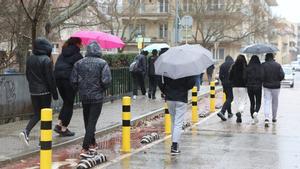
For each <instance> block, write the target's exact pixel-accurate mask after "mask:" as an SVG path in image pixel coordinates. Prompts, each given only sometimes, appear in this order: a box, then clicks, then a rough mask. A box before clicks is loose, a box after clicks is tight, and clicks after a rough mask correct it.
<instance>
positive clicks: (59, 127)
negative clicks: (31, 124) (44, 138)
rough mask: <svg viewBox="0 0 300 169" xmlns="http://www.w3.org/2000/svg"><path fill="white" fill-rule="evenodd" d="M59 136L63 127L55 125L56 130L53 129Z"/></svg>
mask: <svg viewBox="0 0 300 169" xmlns="http://www.w3.org/2000/svg"><path fill="white" fill-rule="evenodd" d="M53 130H54V131H55V132H56V133H57V134H61V132H62V131H61V126H60V125H55V127H54V129H53Z"/></svg>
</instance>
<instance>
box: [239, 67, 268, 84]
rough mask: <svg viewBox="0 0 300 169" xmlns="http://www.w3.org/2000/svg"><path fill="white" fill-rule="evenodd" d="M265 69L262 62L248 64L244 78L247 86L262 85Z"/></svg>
mask: <svg viewBox="0 0 300 169" xmlns="http://www.w3.org/2000/svg"><path fill="white" fill-rule="evenodd" d="M263 77H264V75H263V69H262V65H261V64H255V65H250V64H249V65H248V66H247V68H246V69H245V73H244V79H245V83H246V86H247V87H248V88H249V87H262V83H263Z"/></svg>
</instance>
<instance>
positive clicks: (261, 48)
mask: <svg viewBox="0 0 300 169" xmlns="http://www.w3.org/2000/svg"><path fill="white" fill-rule="evenodd" d="M278 51H279V50H278V48H277V47H276V46H273V45H269V44H252V45H249V46H246V47H244V48H242V49H241V52H242V53H251V54H263V53H276V52H278Z"/></svg>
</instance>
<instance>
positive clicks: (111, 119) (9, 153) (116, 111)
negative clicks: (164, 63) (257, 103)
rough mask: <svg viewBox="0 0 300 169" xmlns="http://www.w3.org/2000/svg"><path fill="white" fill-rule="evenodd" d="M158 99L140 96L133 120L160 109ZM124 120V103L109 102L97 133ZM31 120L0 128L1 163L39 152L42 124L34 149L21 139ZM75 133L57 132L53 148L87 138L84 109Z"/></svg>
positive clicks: (79, 112) (76, 119)
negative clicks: (66, 135)
mask: <svg viewBox="0 0 300 169" xmlns="http://www.w3.org/2000/svg"><path fill="white" fill-rule="evenodd" d="M208 91H209V86H201V90H200V93H201V94H203V93H207V92H208ZM157 96H159V97H157V99H156V100H149V99H148V98H145V97H143V96H138V97H137V100H132V106H131V108H132V109H131V113H132V119H134V118H137V117H140V116H142V115H144V114H147V113H149V112H151V111H154V110H157V109H160V108H162V107H163V105H164V101H163V100H162V99H161V98H160V93H159V92H157ZM57 116H58V114H55V115H54V116H53V124H52V126H53V127H54V125H55V124H56V122H57ZM121 117H122V103H121V100H116V101H114V102H113V103H106V104H104V105H103V108H102V113H101V115H100V118H99V120H98V123H97V127H96V128H97V131H99V130H103V129H107V128H109V127H111V126H114V125H117V124H121V121H122V120H121ZM27 122H28V121H27V120H24V121H18V122H14V123H9V124H5V125H0V145H1V146H0V163H1V161H6V160H10V159H14V158H16V157H18V156H20V155H23V154H28V153H30V152H32V151H36V150H39V147H38V142H39V128H40V124H37V125H36V126H35V128H34V129H33V130H32V132H31V134H30V146H29V147H27V146H25V145H24V144H23V143H22V142H21V141H20V139H19V133H20V132H21V131H22V130H23V129H24V128H25V126H26V124H27ZM69 128H70V130H71V131H74V132H75V133H76V135H75V136H74V137H58V135H56V133H54V134H53V142H52V144H53V145H57V144H61V143H64V142H67V141H70V140H74V139H76V138H79V137H82V136H83V135H84V132H85V130H84V124H83V117H82V109H76V110H74V114H73V118H72V120H71V123H70V125H69Z"/></svg>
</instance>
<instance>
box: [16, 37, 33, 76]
mask: <svg viewBox="0 0 300 169" xmlns="http://www.w3.org/2000/svg"><path fill="white" fill-rule="evenodd" d="M29 44H30V38H28V37H25V36H22V35H20V36H19V37H18V38H17V50H16V56H17V61H18V64H19V72H20V73H25V67H26V59H27V56H28V55H29V51H28V50H29Z"/></svg>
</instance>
